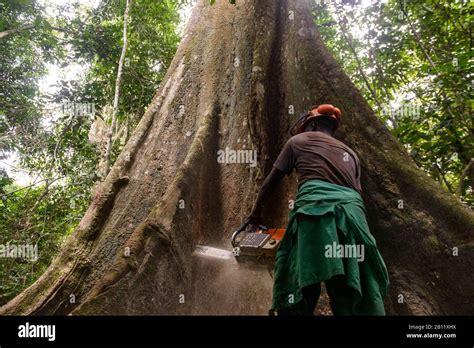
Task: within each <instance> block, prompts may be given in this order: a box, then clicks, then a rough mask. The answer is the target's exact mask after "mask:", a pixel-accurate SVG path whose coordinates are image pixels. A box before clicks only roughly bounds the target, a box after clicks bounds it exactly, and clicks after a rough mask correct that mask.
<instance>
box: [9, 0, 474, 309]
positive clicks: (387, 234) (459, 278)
mask: <svg viewBox="0 0 474 348" xmlns="http://www.w3.org/2000/svg"><path fill="white" fill-rule="evenodd" d="M320 103H331V104H334V105H337V106H338V107H339V108H341V110H342V114H343V126H342V129H341V132H340V133H339V137H340V139H341V140H343V141H344V142H345V143H347V144H348V145H349V146H350V147H352V148H353V149H354V150H355V151H356V152H357V153H358V154H359V157H360V159H361V164H362V168H363V178H362V184H363V188H364V193H363V198H364V201H365V203H366V206H367V211H368V220H369V225H370V227H371V230H372V232H373V234H374V236H375V238H376V239H377V241H378V244H379V247H380V249H381V252H382V255H383V256H384V258H385V260H386V263H387V266H388V268H389V271H390V276H391V288H390V293H389V294H388V296H387V299H386V307H387V311H388V313H390V314H472V313H473V303H474V301H473V293H474V291H472V289H473V279H472V277H470V276H469V275H470V272H471V270H472V269H473V266H474V265H473V260H474V258H473V243H472V241H473V238H472V237H473V233H472V232H473V229H472V226H473V225H474V218H473V215H472V213H471V212H469V211H468V210H467V209H466V208H465V207H464V206H463V205H462V204H461V203H460V202H459V201H458V200H457V199H456V198H455V197H454V196H452V195H450V194H448V193H446V192H445V191H444V190H443V189H441V187H440V186H439V185H438V184H437V183H436V182H434V181H433V180H431V179H430V178H429V177H428V176H427V175H426V174H425V173H423V172H422V171H421V170H420V169H419V168H417V166H416V165H415V163H414V162H413V160H412V159H411V158H410V157H409V156H408V154H407V153H406V151H405V150H404V149H403V147H402V146H401V145H400V144H399V143H398V142H397V141H396V140H395V139H394V137H393V136H392V135H391V134H390V133H389V131H388V130H387V129H386V127H385V126H384V125H383V124H382V123H381V122H380V121H379V120H378V118H377V117H376V115H375V114H374V112H373V111H372V110H371V109H370V107H369V106H368V104H367V102H366V101H365V100H364V99H363V97H362V96H361V94H360V92H359V91H358V90H357V89H356V88H355V86H354V85H353V84H352V83H351V81H350V80H349V78H348V77H347V76H346V75H345V74H344V73H343V71H342V70H341V68H340V66H339V65H338V64H337V63H336V62H335V60H334V59H333V57H332V56H331V55H330V54H329V53H328V50H327V49H326V48H325V46H324V44H323V42H322V41H321V38H320V36H319V34H318V32H317V30H316V27H315V25H314V22H313V19H312V16H311V13H310V10H309V2H308V0H298V1H296V0H278V1H277V0H259V1H250V0H242V1H238V2H237V4H236V5H235V6H234V5H230V4H229V3H228V1H223V0H222V1H220V2H218V3H216V4H215V5H214V6H209V5H207V4H206V2H204V1H203V2H201V3H200V4H198V5H197V6H196V7H195V9H194V11H193V15H192V17H191V19H190V22H189V24H188V27H187V29H186V32H185V35H184V37H183V39H182V42H181V44H180V46H179V48H178V51H177V53H176V56H175V58H174V60H173V62H172V64H171V66H170V68H169V70H168V72H167V75H166V77H165V79H164V80H163V83H162V85H161V87H160V89H159V90H158V92H157V94H156V96H155V97H154V98H153V100H152V103H151V105H150V107H149V108H148V110H147V111H146V113H145V115H144V117H143V118H142V120H141V122H140V124H139V126H138V127H137V129H136V130H135V132H134V134H133V136H132V137H131V138H130V140H129V141H128V143H127V145H126V146H125V148H124V150H123V152H122V153H121V155H120V156H119V158H118V159H117V162H116V163H115V165H114V166H113V168H112V170H111V172H110V173H109V175H108V176H107V178H106V180H105V181H104V182H103V184H102V185H101V186H100V187H99V189H98V190H97V191H96V193H95V196H94V198H93V201H92V203H91V205H90V207H89V209H88V211H87V213H86V214H85V216H84V217H83V219H82V220H81V222H80V224H79V226H78V228H77V229H76V231H75V232H74V233H73V235H72V236H71V238H69V240H68V243H67V245H66V246H65V247H64V248H63V250H62V252H61V253H60V255H59V256H58V257H57V258H56V259H55V260H54V262H53V263H52V265H51V266H50V268H49V269H48V270H47V271H46V273H45V274H44V275H43V276H41V277H40V278H39V279H38V281H37V282H35V283H34V284H33V285H32V286H30V287H29V288H28V289H26V290H25V291H24V292H23V293H21V294H20V295H18V296H17V297H16V298H15V299H13V300H12V301H11V302H9V303H8V304H7V305H5V306H4V307H2V308H1V309H0V314H73V315H80V314H196V313H199V314H222V313H226V314H266V313H267V310H268V308H269V307H270V299H271V285H272V280H271V277H270V276H269V275H268V274H267V273H265V272H255V271H247V270H239V269H236V268H235V267H231V266H228V267H226V266H221V265H218V264H215V263H205V262H200V261H199V262H198V261H196V260H195V259H194V258H193V257H192V255H191V253H192V251H193V249H194V246H195V244H196V243H205V244H211V245H215V246H221V247H222V246H224V247H228V246H229V242H228V240H229V237H230V235H231V234H232V229H233V228H235V227H236V226H238V225H239V224H240V223H241V222H242V221H243V219H244V218H245V217H246V216H247V214H248V213H249V212H250V209H251V207H252V204H253V200H254V199H255V197H256V193H257V190H258V187H259V186H258V185H259V184H260V183H261V181H262V180H263V178H264V175H265V174H266V173H268V172H269V170H270V169H271V166H272V164H273V161H274V160H275V159H276V156H277V155H278V153H279V151H280V149H281V147H282V146H283V144H284V143H285V141H286V140H287V138H288V130H289V127H290V125H291V124H292V123H293V122H294V120H295V118H296V117H297V115H298V114H299V112H301V111H303V110H305V109H307V108H308V107H309V106H311V105H314V104H320ZM292 108H294V110H295V112H294V114H291V113H289V111H291V110H292ZM226 147H229V148H230V149H235V150H239V149H243V148H245V149H255V150H257V153H258V165H257V166H256V167H255V168H253V167H251V166H249V165H248V164H220V163H218V162H217V151H218V150H220V149H225V148H226ZM295 193H296V182H295V177H289V178H287V179H285V180H284V182H283V184H282V185H281V187H280V188H279V189H278V190H277V192H275V193H274V198H273V199H272V204H270V205H269V206H268V207H267V211H266V212H265V214H264V217H265V218H266V224H267V225H268V226H284V225H285V223H286V221H287V214H288V201H289V200H290V199H293V198H294V197H295ZM453 248H458V256H454V255H455V254H456V253H455V252H454V255H453ZM455 250H456V249H455ZM402 300H403V301H402Z"/></svg>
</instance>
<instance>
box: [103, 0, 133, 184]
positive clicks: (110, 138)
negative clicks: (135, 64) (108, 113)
mask: <svg viewBox="0 0 474 348" xmlns="http://www.w3.org/2000/svg"><path fill="white" fill-rule="evenodd" d="M130 2H131V0H126V4H125V12H124V14H123V46H122V53H121V54H120V59H119V65H118V69H117V79H116V80H115V93H114V104H113V107H112V125H111V126H110V129H109V132H108V134H107V145H106V150H105V170H104V172H105V175H107V174H108V173H109V170H110V161H111V158H110V156H111V154H112V146H113V142H114V132H115V131H116V128H117V113H118V106H119V97H120V82H121V80H122V70H123V62H124V61H125V54H126V53H127V45H128V39H127V21H128V11H129V9H130Z"/></svg>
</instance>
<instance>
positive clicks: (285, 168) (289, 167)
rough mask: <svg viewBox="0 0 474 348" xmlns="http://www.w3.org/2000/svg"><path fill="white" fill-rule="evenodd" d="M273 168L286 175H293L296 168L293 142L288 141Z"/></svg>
mask: <svg viewBox="0 0 474 348" xmlns="http://www.w3.org/2000/svg"><path fill="white" fill-rule="evenodd" d="M273 166H274V167H275V168H277V169H279V170H280V171H282V172H283V173H285V174H291V172H292V171H293V168H294V167H295V156H294V153H293V147H292V146H291V140H288V141H287V142H286V144H285V146H283V149H282V150H281V152H280V154H279V155H278V158H277V159H276V161H275V163H273Z"/></svg>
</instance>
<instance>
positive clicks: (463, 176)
mask: <svg viewBox="0 0 474 348" xmlns="http://www.w3.org/2000/svg"><path fill="white" fill-rule="evenodd" d="M473 165H474V158H471V161H470V162H469V163H468V164H467V165H466V167H464V170H463V171H462V173H461V177H460V178H459V185H458V187H457V190H456V194H457V195H458V196H461V195H462V193H463V191H464V187H465V186H466V185H465V184H464V180H465V179H466V176H467V174H468V173H469V170H470V169H471V167H472V166H473Z"/></svg>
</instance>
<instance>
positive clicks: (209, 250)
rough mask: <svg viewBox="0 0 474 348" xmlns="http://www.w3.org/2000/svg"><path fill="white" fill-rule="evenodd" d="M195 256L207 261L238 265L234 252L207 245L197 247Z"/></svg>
mask: <svg viewBox="0 0 474 348" xmlns="http://www.w3.org/2000/svg"><path fill="white" fill-rule="evenodd" d="M193 255H195V256H198V257H201V258H205V259H212V260H217V261H222V262H225V263H237V261H236V260H235V257H234V254H233V252H232V251H228V250H225V249H219V248H214V247H211V246H207V245H196V248H195V249H194V252H193Z"/></svg>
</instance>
